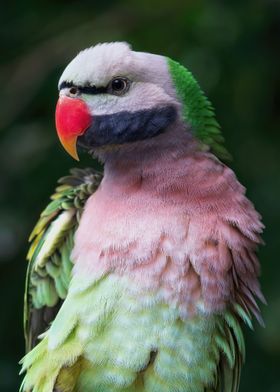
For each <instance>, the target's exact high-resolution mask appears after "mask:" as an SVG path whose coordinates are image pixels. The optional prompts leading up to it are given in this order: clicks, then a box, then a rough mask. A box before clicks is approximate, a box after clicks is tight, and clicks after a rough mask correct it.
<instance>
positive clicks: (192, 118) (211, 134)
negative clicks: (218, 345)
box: [167, 58, 230, 160]
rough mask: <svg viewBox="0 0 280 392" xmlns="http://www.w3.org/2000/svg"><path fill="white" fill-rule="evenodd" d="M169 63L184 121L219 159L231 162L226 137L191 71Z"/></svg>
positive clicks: (169, 60)
mask: <svg viewBox="0 0 280 392" xmlns="http://www.w3.org/2000/svg"><path fill="white" fill-rule="evenodd" d="M167 62H168V66H169V70H170V74H171V77H172V80H173V83H174V85H175V88H176V91H177V93H178V95H179V98H180V99H181V101H182V104H183V108H182V115H183V119H184V120H185V121H186V122H187V123H189V124H190V125H191V126H192V129H193V132H194V135H195V136H196V137H197V138H198V139H199V140H200V141H201V142H202V143H203V145H208V146H209V147H210V149H211V151H212V152H213V153H214V154H215V155H216V156H217V157H218V158H220V159H222V160H229V159H230V154H229V153H228V151H227V150H226V148H225V147H224V137H223V135H222V133H221V128H220V125H219V124H218V122H217V120H216V118H215V113H214V108H213V106H212V104H211V102H210V101H209V100H208V98H207V97H206V96H205V95H204V93H203V91H202V90H201V88H200V86H199V84H198V83H197V81H196V80H195V78H194V77H193V75H192V73H191V72H190V71H188V70H187V69H186V68H185V67H183V66H182V65H181V64H179V63H177V62H176V61H174V60H171V59H170V58H167Z"/></svg>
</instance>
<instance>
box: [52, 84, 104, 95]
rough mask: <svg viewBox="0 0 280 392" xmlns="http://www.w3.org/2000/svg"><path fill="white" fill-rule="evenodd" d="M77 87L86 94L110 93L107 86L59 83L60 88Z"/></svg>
mask: <svg viewBox="0 0 280 392" xmlns="http://www.w3.org/2000/svg"><path fill="white" fill-rule="evenodd" d="M71 87H76V88H77V89H78V90H79V92H80V93H84V94H106V93H108V89H107V87H103V86H102V87H96V86H76V85H75V84H74V83H73V82H66V81H64V82H62V83H61V84H60V85H59V90H62V89H64V88H71Z"/></svg>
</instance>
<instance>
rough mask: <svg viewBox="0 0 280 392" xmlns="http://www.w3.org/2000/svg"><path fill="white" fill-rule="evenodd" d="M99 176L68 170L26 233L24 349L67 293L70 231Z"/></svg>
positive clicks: (31, 346) (48, 321) (44, 328)
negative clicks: (30, 229) (27, 233)
mask: <svg viewBox="0 0 280 392" xmlns="http://www.w3.org/2000/svg"><path fill="white" fill-rule="evenodd" d="M101 179H102V174H101V173H98V172H96V171H94V170H93V169H83V170H81V169H73V170H71V172H70V175H69V176H67V177H63V178H61V179H60V180H59V181H58V183H59V186H58V187H57V188H56V191H55V193H54V195H53V196H52V197H51V199H52V202H51V203H50V204H49V205H48V206H47V208H46V209H45V210H44V211H43V212H42V214H41V216H40V219H39V221H38V223H37V224H36V226H35V228H34V230H33V231H32V233H31V235H30V239H29V240H30V241H31V245H30V249H29V252H28V255H27V259H28V261H29V263H28V269H27V276H26V286H25V299H24V332H25V342H26V351H27V352H28V351H30V350H31V349H32V348H33V347H34V346H35V345H36V344H37V342H38V338H39V336H40V335H41V334H43V333H44V332H45V331H46V329H47V328H48V327H49V324H50V323H51V322H52V320H53V319H54V318H55V316H56V314H57V312H58V310H59V308H60V306H61V304H62V302H63V300H64V299H65V297H66V295H67V291H68V286H69V282H70V279H71V270H72V262H71V257H70V255H71V251H72V248H73V238H74V233H75V231H76V228H77V226H78V224H79V220H80V217H81V214H82V212H83V208H84V204H85V202H86V200H87V199H88V197H89V196H90V195H91V194H92V193H94V191H95V190H96V188H97V187H98V185H99V183H100V181H101Z"/></svg>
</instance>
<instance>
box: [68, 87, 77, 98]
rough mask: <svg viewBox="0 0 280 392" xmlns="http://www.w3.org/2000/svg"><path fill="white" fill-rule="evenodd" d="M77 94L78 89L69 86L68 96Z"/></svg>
mask: <svg viewBox="0 0 280 392" xmlns="http://www.w3.org/2000/svg"><path fill="white" fill-rule="evenodd" d="M78 94H79V89H78V87H71V88H70V89H69V95H70V97H76V96H77V95H78Z"/></svg>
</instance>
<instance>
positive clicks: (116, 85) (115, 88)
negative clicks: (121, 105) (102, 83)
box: [109, 78, 129, 95]
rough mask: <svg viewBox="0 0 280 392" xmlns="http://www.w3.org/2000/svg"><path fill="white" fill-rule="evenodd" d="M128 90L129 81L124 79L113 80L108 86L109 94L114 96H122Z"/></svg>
mask: <svg viewBox="0 0 280 392" xmlns="http://www.w3.org/2000/svg"><path fill="white" fill-rule="evenodd" d="M128 88H129V80H128V79H125V78H114V79H113V80H112V81H111V83H110V85H109V92H110V93H111V94H114V95H122V94H124V93H125V92H126V91H127V90H128Z"/></svg>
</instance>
